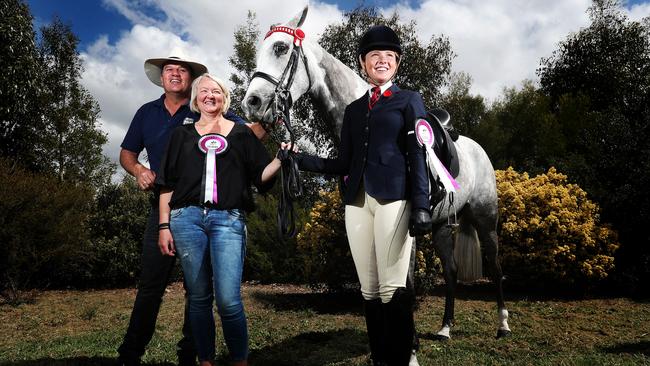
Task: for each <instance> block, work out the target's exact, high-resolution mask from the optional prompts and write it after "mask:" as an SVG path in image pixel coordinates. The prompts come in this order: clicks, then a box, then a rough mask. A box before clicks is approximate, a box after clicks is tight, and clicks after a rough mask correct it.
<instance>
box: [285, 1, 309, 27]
mask: <svg viewBox="0 0 650 366" xmlns="http://www.w3.org/2000/svg"><path fill="white" fill-rule="evenodd" d="M308 7H309V6H308V5H305V8H304V9H302V11H301V12H299V13H298V14H296V15H295V16H294V17H293V19H291V20H290V21H288V22H287V24H286V25H287V26H289V27H291V28H298V27H300V26H301V25H302V23H304V22H305V18H307V8H308Z"/></svg>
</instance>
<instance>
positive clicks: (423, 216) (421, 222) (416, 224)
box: [409, 208, 432, 236]
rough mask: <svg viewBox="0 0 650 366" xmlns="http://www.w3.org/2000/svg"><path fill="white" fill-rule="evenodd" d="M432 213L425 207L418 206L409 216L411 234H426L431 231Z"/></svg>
mask: <svg viewBox="0 0 650 366" xmlns="http://www.w3.org/2000/svg"><path fill="white" fill-rule="evenodd" d="M431 225H432V222H431V214H430V213H429V211H427V210H425V209H423V208H416V209H414V210H413V212H411V217H410V218H409V234H410V235H411V236H420V235H425V234H428V233H429V232H431Z"/></svg>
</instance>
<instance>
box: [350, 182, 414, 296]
mask: <svg viewBox="0 0 650 366" xmlns="http://www.w3.org/2000/svg"><path fill="white" fill-rule="evenodd" d="M410 214H411V204H410V203H409V202H408V201H405V200H402V201H385V200H376V199H374V198H372V197H371V196H369V195H368V194H367V193H366V192H365V191H363V190H361V192H360V193H359V194H358V196H357V199H356V200H355V202H354V204H352V205H346V206H345V229H346V231H347V235H348V241H349V243H350V251H351V252H352V259H353V260H354V265H355V267H356V270H357V275H358V276H359V282H360V283H361V294H362V296H363V298H364V299H366V300H373V299H377V298H381V301H382V303H387V302H389V301H390V299H391V298H392V297H393V293H394V292H395V290H397V289H398V288H400V287H406V277H407V275H408V270H409V261H410V259H411V246H412V245H413V238H412V237H411V236H409V234H408V221H409V216H410Z"/></svg>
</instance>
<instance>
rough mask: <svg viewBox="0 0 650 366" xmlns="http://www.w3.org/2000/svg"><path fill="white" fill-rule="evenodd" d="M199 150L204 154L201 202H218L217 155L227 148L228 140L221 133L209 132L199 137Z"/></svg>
mask: <svg viewBox="0 0 650 366" xmlns="http://www.w3.org/2000/svg"><path fill="white" fill-rule="evenodd" d="M198 145H199V150H201V152H203V153H204V154H206V156H205V166H204V167H203V178H202V179H201V203H210V204H214V203H217V202H218V193H217V155H220V154H223V153H225V152H226V150H228V140H226V137H225V136H223V135H220V134H218V133H211V134H207V135H204V136H202V137H201V138H200V139H199V144H198Z"/></svg>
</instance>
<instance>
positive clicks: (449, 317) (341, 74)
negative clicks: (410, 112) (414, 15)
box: [243, 7, 510, 340]
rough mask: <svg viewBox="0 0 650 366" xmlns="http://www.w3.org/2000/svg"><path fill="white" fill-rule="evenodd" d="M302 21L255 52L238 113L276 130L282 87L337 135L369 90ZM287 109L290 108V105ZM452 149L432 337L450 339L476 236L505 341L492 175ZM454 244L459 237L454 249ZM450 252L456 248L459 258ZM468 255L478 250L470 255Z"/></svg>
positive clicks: (436, 235)
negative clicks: (441, 298) (452, 184)
mask: <svg viewBox="0 0 650 366" xmlns="http://www.w3.org/2000/svg"><path fill="white" fill-rule="evenodd" d="M306 16H307V7H305V9H304V10H303V11H301V12H299V13H298V14H297V15H296V16H295V17H294V18H293V19H291V20H290V21H289V22H287V23H285V24H282V25H278V26H272V28H271V30H270V31H269V33H268V34H267V35H266V38H265V39H264V41H263V43H262V45H261V48H260V49H259V51H258V54H257V55H258V56H257V57H258V59H257V72H256V73H255V76H254V77H253V79H252V80H251V82H250V85H249V87H248V91H247V93H246V95H245V96H244V101H243V109H244V112H245V113H246V115H247V117H248V119H249V120H251V121H263V122H266V123H275V121H276V120H277V108H278V106H279V105H280V106H281V105H283V103H282V101H280V100H279V99H283V98H282V97H281V95H282V93H281V92H278V89H279V87H278V86H282V85H284V86H286V88H285V90H284V94H285V96H284V99H285V100H284V101H285V102H286V98H288V97H289V96H288V94H290V98H291V99H290V100H298V98H300V97H301V96H302V95H304V94H305V93H310V94H311V95H312V97H314V98H315V99H317V100H318V101H319V102H320V103H321V104H322V107H324V110H325V111H327V116H326V117H327V118H328V119H329V122H330V126H331V127H332V128H334V129H335V131H337V133H340V131H341V125H342V123H343V113H344V110H345V107H346V106H347V105H348V104H349V103H350V102H352V101H354V100H356V99H358V98H359V97H360V96H361V95H362V94H363V93H366V92H367V90H368V84H367V83H366V82H365V81H364V80H363V79H362V78H361V77H360V76H359V75H357V73H356V72H354V71H353V70H352V69H350V68H349V67H347V66H346V65H344V64H343V63H342V62H341V61H339V60H338V59H336V58H334V56H332V55H331V54H329V53H328V52H327V51H325V50H324V49H323V48H322V47H321V46H319V45H318V44H317V43H316V42H315V41H313V37H311V38H310V37H309V35H306V36H305V35H304V33H303V32H302V31H301V30H299V27H300V26H301V25H302V24H303V22H304V20H305V17H306ZM302 38H304V40H303V39H302ZM294 53H295V55H293V56H292V54H294ZM287 80H288V82H287ZM284 105H290V102H289V104H287V103H284ZM430 122H432V121H430ZM432 123H433V122H432ZM454 144H455V147H456V150H457V152H458V160H459V167H460V171H459V174H458V176H457V178H456V180H457V182H458V183H459V184H460V187H461V188H460V189H459V190H458V191H457V192H456V194H455V199H454V201H455V202H456V204H455V205H454V206H452V207H449V200H443V201H442V202H441V203H440V204H438V206H437V207H435V209H434V210H433V221H434V227H433V245H434V247H435V250H436V253H437V254H438V255H439V256H440V259H441V262H442V265H443V275H444V279H445V283H446V299H445V314H444V317H443V322H442V328H441V329H440V330H439V331H438V332H437V334H436V338H437V339H441V340H444V339H449V338H450V328H451V327H452V325H453V322H454V295H455V289H456V283H457V274H458V268H457V264H456V262H457V261H458V262H459V263H460V264H462V263H464V262H471V261H473V262H474V264H475V265H476V264H478V266H480V263H481V258H480V254H479V253H480V252H481V250H479V249H478V248H479V244H478V241H477V236H478V240H479V241H480V243H481V245H482V253H483V255H484V257H485V260H486V263H487V266H488V267H489V272H490V277H491V279H492V281H493V282H494V283H495V285H496V289H497V305H498V312H499V327H498V331H497V337H502V336H506V335H508V334H509V333H510V329H509V327H508V322H507V320H508V310H506V307H505V303H504V300H503V291H502V284H501V282H502V272H501V266H500V264H499V262H498V259H497V254H498V242H497V234H496V227H497V220H498V206H497V189H496V180H495V175H494V169H493V168H492V164H491V163H490V160H489V159H488V157H487V155H486V154H485V151H483V149H482V148H481V147H480V146H479V145H478V144H477V143H476V142H474V141H473V140H471V139H469V138H467V137H464V136H460V137H459V138H458V140H457V141H456V142H455V143H454ZM450 213H451V215H452V216H453V215H454V214H455V213H457V215H458V224H459V228H458V229H459V230H458V234H457V235H452V229H451V227H450V226H448V225H447V224H448V216H449V214H450ZM453 238H456V240H455V242H454V239H453ZM454 247H457V249H456V256H457V258H456V259H454ZM473 248H477V250H468V249H473ZM463 249H464V251H465V253H466V255H461V256H460V257H459V254H458V253H459V251H460V252H462V251H463ZM461 267H462V266H461ZM478 271H479V272H480V269H479V270H478ZM469 277H472V276H471V275H470V276H469Z"/></svg>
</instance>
